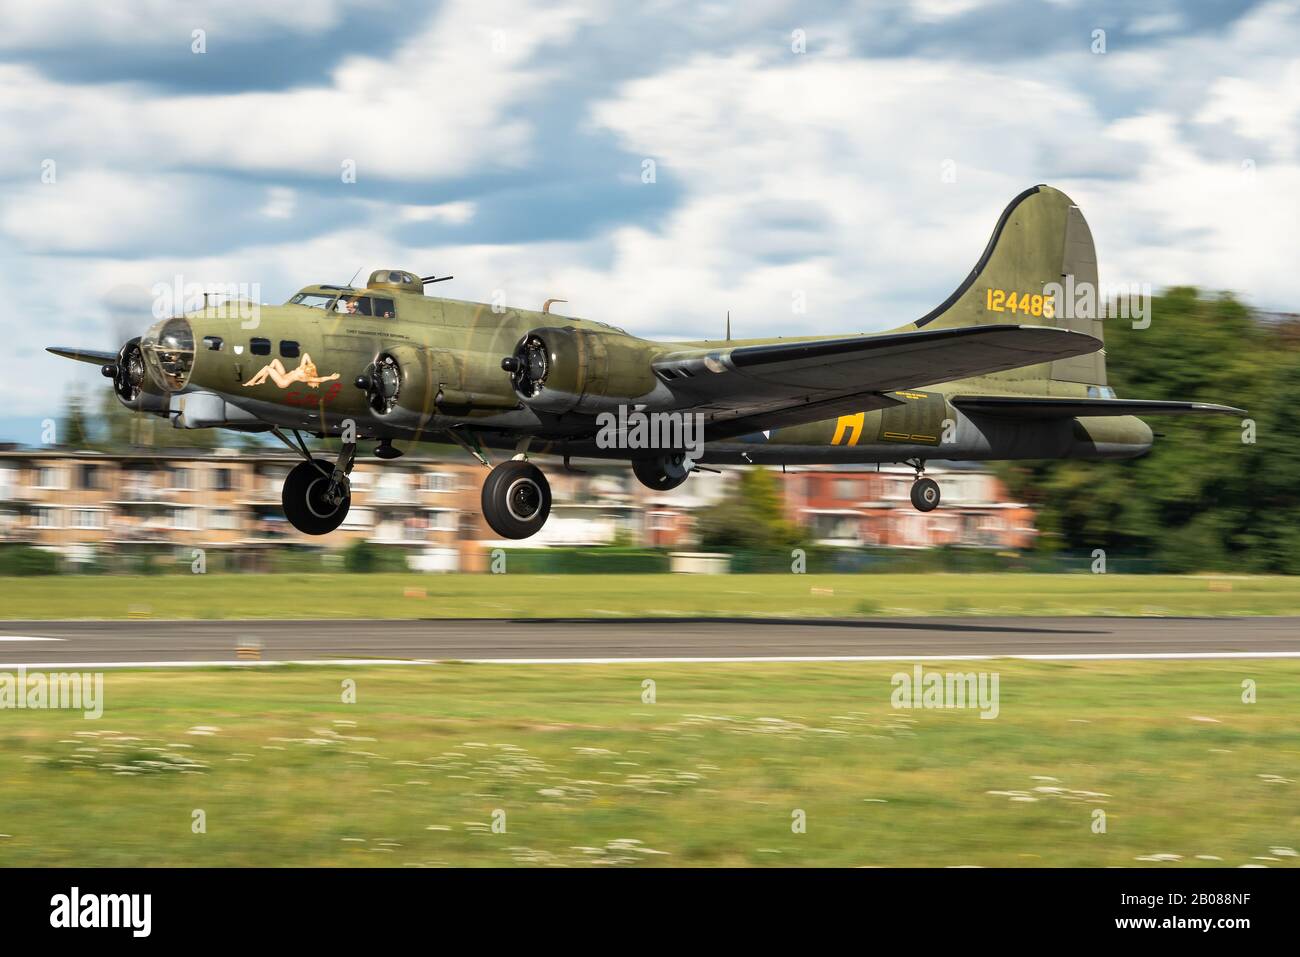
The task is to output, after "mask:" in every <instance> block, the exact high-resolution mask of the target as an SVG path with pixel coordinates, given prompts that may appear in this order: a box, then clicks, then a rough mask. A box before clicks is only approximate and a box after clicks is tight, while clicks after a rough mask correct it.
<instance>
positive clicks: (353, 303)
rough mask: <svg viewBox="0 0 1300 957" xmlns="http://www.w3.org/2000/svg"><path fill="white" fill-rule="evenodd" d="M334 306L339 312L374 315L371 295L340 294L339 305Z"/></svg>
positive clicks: (350, 314) (351, 314) (352, 314)
mask: <svg viewBox="0 0 1300 957" xmlns="http://www.w3.org/2000/svg"><path fill="white" fill-rule="evenodd" d="M334 308H335V310H336V311H337V312H342V313H346V314H348V315H349V316H369V315H372V313H371V312H370V297H369V296H340V297H339V301H338V305H337V306H335V307H334Z"/></svg>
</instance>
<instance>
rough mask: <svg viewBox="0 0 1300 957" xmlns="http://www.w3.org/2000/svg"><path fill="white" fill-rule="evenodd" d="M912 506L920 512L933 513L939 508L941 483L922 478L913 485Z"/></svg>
mask: <svg viewBox="0 0 1300 957" xmlns="http://www.w3.org/2000/svg"><path fill="white" fill-rule="evenodd" d="M912 505H914V506H915V507H916V510H917V511H918V512H932V511H934V510H935V509H936V508H938V507H939V483H938V482H936V481H935V480H934V479H928V478H922V479H917V480H916V481H915V482H913V483H912Z"/></svg>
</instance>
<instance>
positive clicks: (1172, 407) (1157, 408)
mask: <svg viewBox="0 0 1300 957" xmlns="http://www.w3.org/2000/svg"><path fill="white" fill-rule="evenodd" d="M952 404H953V405H955V406H956V407H957V408H959V409H961V410H962V411H963V412H975V413H979V414H981V415H1000V416H1006V417H1009V418H1015V419H1072V418H1075V417H1076V416H1081V415H1205V414H1211V413H1223V414H1225V415H1245V414H1246V413H1245V410H1244V409H1234V408H1233V407H1232V406H1227V405H1214V404H1213V403H1210V402H1166V401H1164V400H1162V399H1052V398H1042V399H1039V398H1033V397H1029V396H1018V395H955V396H953V397H952Z"/></svg>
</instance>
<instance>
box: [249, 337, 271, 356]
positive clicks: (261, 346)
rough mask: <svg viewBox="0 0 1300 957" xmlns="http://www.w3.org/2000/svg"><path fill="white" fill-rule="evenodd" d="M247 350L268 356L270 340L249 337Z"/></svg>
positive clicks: (254, 353)
mask: <svg viewBox="0 0 1300 957" xmlns="http://www.w3.org/2000/svg"><path fill="white" fill-rule="evenodd" d="M248 351H249V352H251V353H252V354H253V355H255V356H269V355H270V354H271V340H270V339H261V338H257V339H249V340H248Z"/></svg>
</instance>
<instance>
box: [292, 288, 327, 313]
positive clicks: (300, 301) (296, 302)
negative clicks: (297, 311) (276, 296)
mask: <svg viewBox="0 0 1300 957" xmlns="http://www.w3.org/2000/svg"><path fill="white" fill-rule="evenodd" d="M333 301H334V297H333V296H326V295H322V294H321V293H318V292H300V293H298V295H296V296H294V297H293V298H292V299H290V300H289V305H291V306H310V307H311V308H312V309H328V308H329V304H330V303H332V302H333Z"/></svg>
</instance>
